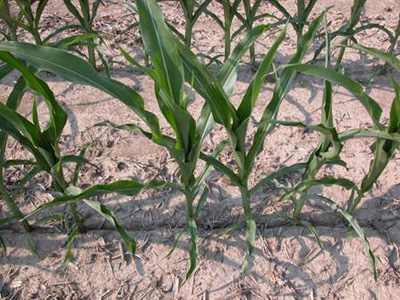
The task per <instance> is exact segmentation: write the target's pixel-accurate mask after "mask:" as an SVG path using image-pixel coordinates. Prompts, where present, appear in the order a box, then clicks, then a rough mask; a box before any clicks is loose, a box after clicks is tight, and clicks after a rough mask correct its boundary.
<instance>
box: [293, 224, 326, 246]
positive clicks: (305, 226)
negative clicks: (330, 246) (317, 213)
mask: <svg viewBox="0 0 400 300" xmlns="http://www.w3.org/2000/svg"><path fill="white" fill-rule="evenodd" d="M296 224H298V225H300V226H303V227H304V228H306V229H307V230H308V231H309V232H310V233H311V234H312V235H313V236H315V239H316V240H317V243H318V246H319V247H320V248H321V250H324V243H323V242H322V241H321V238H320V237H319V234H318V232H317V230H316V229H315V227H314V226H312V225H311V223H310V222H308V221H306V220H298V221H297V222H296Z"/></svg>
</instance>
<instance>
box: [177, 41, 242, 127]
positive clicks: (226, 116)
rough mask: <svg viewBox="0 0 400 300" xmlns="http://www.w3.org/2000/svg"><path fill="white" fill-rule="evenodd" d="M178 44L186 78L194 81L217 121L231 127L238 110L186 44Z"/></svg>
mask: <svg viewBox="0 0 400 300" xmlns="http://www.w3.org/2000/svg"><path fill="white" fill-rule="evenodd" d="M176 45H177V47H178V51H179V53H180V55H181V59H182V62H183V68H184V72H185V80H186V81H187V82H188V83H192V86H193V88H194V89H195V90H196V92H198V93H199V94H200V95H201V96H202V97H203V98H204V99H205V100H206V102H207V104H208V105H209V106H210V109H211V111H212V115H213V118H214V120H215V122H217V123H218V124H221V125H223V126H225V127H226V128H229V127H230V126H231V121H232V119H233V120H235V119H236V110H235V108H234V107H233V105H232V104H231V103H230V102H229V98H228V96H227V95H226V93H225V92H224V89H223V88H222V86H221V84H220V83H219V82H217V81H216V80H214V78H213V77H212V76H211V75H210V73H209V72H208V71H207V69H206V68H205V66H204V65H202V64H201V63H200V61H199V60H198V59H197V57H196V55H194V54H193V53H192V52H191V51H190V49H188V47H187V46H186V45H184V44H182V43H180V42H176Z"/></svg>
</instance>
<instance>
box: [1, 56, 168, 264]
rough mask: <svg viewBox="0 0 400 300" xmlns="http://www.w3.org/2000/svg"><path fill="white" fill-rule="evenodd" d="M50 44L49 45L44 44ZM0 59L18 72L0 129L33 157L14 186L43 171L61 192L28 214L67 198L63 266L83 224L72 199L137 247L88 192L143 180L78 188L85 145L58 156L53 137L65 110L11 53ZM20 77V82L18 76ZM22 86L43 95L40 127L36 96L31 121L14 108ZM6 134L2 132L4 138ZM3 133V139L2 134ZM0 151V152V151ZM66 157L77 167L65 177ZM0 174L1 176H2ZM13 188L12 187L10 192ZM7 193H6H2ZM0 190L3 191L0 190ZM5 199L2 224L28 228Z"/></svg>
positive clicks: (132, 189) (121, 188)
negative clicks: (6, 207)
mask: <svg viewBox="0 0 400 300" xmlns="http://www.w3.org/2000/svg"><path fill="white" fill-rule="evenodd" d="M49 49H51V48H49ZM0 59H1V60H3V61H4V62H6V63H7V64H9V65H11V66H12V67H14V68H15V69H16V70H18V71H19V72H21V74H22V77H21V79H20V80H19V82H18V84H16V87H15V88H14V91H13V92H12V93H11V96H10V97H9V101H8V102H7V103H6V104H3V103H0V121H1V122H0V129H1V130H2V132H1V134H2V136H6V135H7V134H8V135H10V136H12V137H13V138H14V139H15V140H16V141H17V142H18V143H20V144H21V145H22V146H23V147H24V148H26V149H27V150H28V151H29V152H30V153H31V154H32V155H33V157H34V161H29V164H32V165H33V166H34V167H33V169H32V170H31V171H30V172H29V173H28V174H27V175H26V176H25V178H24V179H23V180H22V181H21V182H20V184H19V186H18V187H17V189H18V190H21V189H22V188H23V186H24V184H26V182H27V181H29V180H30V179H31V178H32V177H33V176H35V175H36V174H38V173H39V172H46V173H48V174H50V175H51V177H52V179H53V181H54V186H55V189H56V190H57V191H58V193H59V194H60V196H59V197H57V198H55V199H54V200H53V201H51V202H48V203H45V204H43V205H41V206H40V207H38V208H37V209H36V210H35V211H34V212H32V213H30V214H29V215H28V216H27V217H30V216H31V215H32V214H34V213H37V212H39V211H42V210H44V209H46V208H49V207H52V206H55V205H60V204H68V205H69V208H70V212H71V215H72V218H73V221H74V224H73V225H72V228H71V231H70V232H69V237H68V239H69V241H70V242H69V246H68V248H69V249H68V251H67V257H66V261H65V263H64V265H63V269H65V265H66V263H67V262H68V261H69V260H70V255H71V252H70V247H71V245H72V241H73V239H74V237H75V236H76V234H77V233H78V232H82V231H83V230H84V227H83V226H84V224H83V222H82V219H81V217H80V215H79V212H78V211H77V208H76V202H77V201H79V200H82V201H83V202H84V203H85V204H86V205H88V206H89V207H91V208H92V209H94V210H95V211H97V212H98V213H100V214H101V215H102V216H103V217H104V218H105V219H107V220H108V221H109V222H110V223H111V224H112V225H113V226H114V227H115V229H116V230H117V232H118V233H119V234H120V236H121V237H122V239H123V240H124V242H125V243H126V244H127V246H128V248H129V250H130V251H131V252H132V253H133V254H134V253H135V249H136V244H135V240H134V239H133V237H131V236H130V235H129V234H128V233H127V232H126V231H125V230H124V228H122V227H121V226H120V225H119V223H118V221H117V219H116V217H115V216H114V214H113V213H112V211H110V210H109V209H108V208H107V207H106V206H105V205H104V204H101V203H100V202H98V201H95V200H90V199H89V198H91V197H95V196H101V195H104V194H108V193H118V194H122V195H130V196H132V195H136V194H137V193H139V192H140V191H141V190H142V189H143V188H146V187H147V186H146V185H143V184H140V183H139V182H137V181H135V180H123V181H117V182H114V183H112V184H106V185H94V186H92V187H90V188H88V189H86V190H81V189H80V188H79V187H78V186H77V184H78V178H79V173H80V168H81V166H82V165H83V164H87V163H89V162H88V161H87V160H86V159H85V158H84V152H85V151H86V149H85V148H84V149H83V150H82V151H81V153H80V155H78V156H76V155H66V156H62V155H61V154H60V151H59V147H58V141H59V138H60V136H61V134H62V131H63V128H64V126H65V124H66V121H67V114H66V113H65V112H64V111H63V109H62V108H61V107H60V106H59V105H58V103H57V102H56V100H55V98H54V95H53V93H52V91H51V90H50V89H49V87H48V86H47V84H46V83H45V82H43V81H42V80H40V79H39V78H37V77H36V76H35V74H34V73H33V72H31V70H30V68H27V67H26V66H25V65H23V64H22V63H21V62H20V61H18V60H17V59H16V58H14V57H13V56H12V55H10V54H9V53H8V52H3V51H0ZM22 78H23V80H24V83H23V81H22ZM26 86H28V87H30V88H31V89H32V90H34V91H35V92H37V93H38V94H39V95H41V96H42V97H43V99H44V100H45V103H46V104H47V108H48V111H49V115H50V116H49V121H48V124H47V126H46V128H45V129H43V130H42V129H41V126H40V122H39V115H38V110H37V105H36V100H35V101H33V107H32V121H30V120H28V119H26V118H25V117H24V116H22V115H20V114H18V113H17V112H15V110H14V109H13V108H14V107H15V105H16V102H18V101H20V100H21V97H20V95H21V94H23V92H24V89H25V88H26ZM5 139H6V138H5ZM5 139H3V140H2V142H3V141H4V140H5ZM1 154H2V155H3V156H4V153H1ZM21 163H26V162H21V161H17V160H4V159H3V157H2V160H1V166H2V167H5V166H7V165H12V164H21ZM66 163H75V164H76V168H75V172H74V175H73V177H72V178H71V179H67V178H66V177H65V175H64V167H63V166H64V165H65V164H66ZM1 179H2V178H1ZM149 185H151V186H152V187H154V188H157V187H162V186H163V183H159V182H156V181H153V182H150V183H149ZM1 188H2V189H1V190H2V191H3V188H4V185H3V183H2V185H1ZM14 193H15V192H14ZM4 195H6V193H4ZM2 196H3V193H2ZM4 200H5V201H6V203H7V204H10V205H9V206H10V210H11V212H12V213H13V216H12V217H11V218H6V220H2V222H1V223H2V224H1V225H4V223H6V222H10V221H13V220H17V221H20V222H21V223H22V225H23V226H24V227H26V229H29V224H28V223H27V220H26V219H27V217H25V216H23V215H22V214H21V213H20V212H19V210H18V207H17V206H16V205H15V202H14V201H13V199H8V198H7V197H5V198H4Z"/></svg>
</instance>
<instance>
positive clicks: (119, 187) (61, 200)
mask: <svg viewBox="0 0 400 300" xmlns="http://www.w3.org/2000/svg"><path fill="white" fill-rule="evenodd" d="M167 186H168V187H172V186H171V185H169V184H168V183H165V182H161V181H157V180H152V181H150V182H149V183H147V184H141V183H139V182H138V181H136V180H120V181H116V182H113V183H110V184H103V185H102V184H100V185H94V186H92V187H90V188H88V189H86V190H83V191H81V190H80V189H79V188H77V187H69V188H67V192H68V191H71V194H67V195H63V196H60V197H57V198H55V199H54V200H52V201H50V202H47V203H45V204H42V205H40V206H39V207H38V208H36V209H35V210H34V211H33V212H32V213H30V214H29V215H28V216H31V215H33V214H36V213H38V212H39V211H42V210H45V209H48V208H49V207H53V206H58V205H62V204H67V203H75V202H77V201H79V200H83V199H86V198H91V197H95V196H101V195H106V194H111V193H116V194H119V195H124V196H136V195H137V194H139V193H140V191H142V190H143V189H146V188H155V189H162V188H164V187H167Z"/></svg>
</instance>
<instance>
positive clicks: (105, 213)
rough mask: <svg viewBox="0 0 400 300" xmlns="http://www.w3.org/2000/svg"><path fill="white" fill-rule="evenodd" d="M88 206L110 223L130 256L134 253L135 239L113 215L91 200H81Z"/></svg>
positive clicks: (102, 205)
mask: <svg viewBox="0 0 400 300" xmlns="http://www.w3.org/2000/svg"><path fill="white" fill-rule="evenodd" d="M83 201H84V202H85V203H86V204H87V205H88V206H90V207H91V208H93V209H94V210H95V211H97V212H98V213H99V214H101V215H102V216H103V217H104V218H105V219H106V220H107V221H108V222H110V223H111V224H112V225H113V226H114V228H115V230H116V231H117V232H118V234H119V235H120V236H121V238H122V239H123V241H124V242H125V244H126V246H127V247H128V249H129V251H130V252H131V253H132V255H135V253H136V241H135V239H134V238H133V237H132V236H131V235H130V234H129V233H128V232H127V231H126V230H125V229H124V228H123V227H122V226H121V225H120V224H119V223H118V221H117V219H116V217H115V215H114V213H113V212H112V211H110V210H109V209H108V208H107V207H106V206H105V205H104V204H101V203H100V202H97V201H93V200H87V199H86V200H83Z"/></svg>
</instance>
